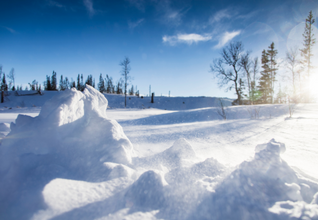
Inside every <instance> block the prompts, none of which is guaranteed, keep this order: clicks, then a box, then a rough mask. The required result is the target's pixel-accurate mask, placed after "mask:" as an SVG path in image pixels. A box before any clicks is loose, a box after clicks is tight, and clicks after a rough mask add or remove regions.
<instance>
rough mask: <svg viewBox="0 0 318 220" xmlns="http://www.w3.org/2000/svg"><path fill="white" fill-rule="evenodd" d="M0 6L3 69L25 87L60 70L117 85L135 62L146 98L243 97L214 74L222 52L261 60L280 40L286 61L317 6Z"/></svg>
mask: <svg viewBox="0 0 318 220" xmlns="http://www.w3.org/2000/svg"><path fill="white" fill-rule="evenodd" d="M0 8H1V13H0V51H1V52H0V64H1V65H2V66H3V71H4V72H6V73H9V71H10V69H11V68H15V72H16V83H17V84H18V85H20V84H23V85H26V84H27V83H28V82H32V81H33V80H34V79H36V80H37V81H39V82H40V83H43V81H44V80H45V76H46V75H51V74H52V71H53V70H55V71H56V72H57V75H58V79H59V77H60V75H61V74H62V75H63V76H64V77H65V76H67V77H68V78H69V79H70V78H73V79H74V80H75V79H76V76H77V74H84V77H85V78H86V77H87V75H88V74H92V75H93V76H94V77H95V81H96V84H97V83H98V78H99V74H100V73H102V74H103V76H104V77H105V75H106V74H108V75H110V76H111V77H113V79H114V80H115V81H117V80H118V79H119V78H120V66H119V62H120V61H121V60H122V59H123V58H124V57H125V56H128V57H129V58H130V59H131V72H130V74H131V76H132V77H133V78H134V80H133V81H132V84H133V85H137V86H138V89H139V90H140V92H141V93H143V94H148V91H149V85H151V87H152V91H154V92H155V93H156V95H161V94H163V95H166V94H168V92H169V90H170V91H171V95H174V96H227V97H236V96H235V95H234V91H229V92H227V93H225V92H224V89H219V88H218V86H217V83H216V80H215V79H213V76H212V74H211V73H210V72H209V70H210V67H209V66H210V64H211V62H212V60H213V59H214V58H217V57H219V54H220V50H221V49H222V48H223V47H224V46H226V45H227V44H228V43H229V42H230V41H231V40H241V41H242V42H243V44H244V47H245V49H247V50H252V51H253V55H254V56H258V57H260V56H261V51H262V50H263V49H267V47H268V46H269V45H270V43H271V42H275V45H276V48H277V49H278V57H279V59H283V58H284V57H285V53H286V49H287V48H288V46H289V45H292V44H295V43H298V44H300V45H299V47H301V46H302V45H301V34H302V33H303V22H304V21H305V18H306V17H307V16H308V13H309V11H310V10H313V13H314V16H315V17H317V14H318V1H311V0H303V1H301V0H267V1H263V0H262V1H255V0H243V1H235V0H232V1H227V0H225V1H211V0H210V1H208V0H192V1H191V0H175V1H174V0H148V1H147V0H109V1H102V0H71V1H62V0H28V1H25V0H20V1H18V0H10V1H1V2H0ZM315 26H316V27H317V22H316V23H315ZM316 29H317V28H315V30H316ZM316 36H318V35H316ZM317 56H318V55H317Z"/></svg>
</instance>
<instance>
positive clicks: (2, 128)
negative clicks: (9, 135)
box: [0, 123, 10, 132]
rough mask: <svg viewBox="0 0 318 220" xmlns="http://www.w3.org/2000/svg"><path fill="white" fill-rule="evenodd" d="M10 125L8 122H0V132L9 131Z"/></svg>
mask: <svg viewBox="0 0 318 220" xmlns="http://www.w3.org/2000/svg"><path fill="white" fill-rule="evenodd" d="M9 131H10V125H9V124H8V123H0V132H9Z"/></svg>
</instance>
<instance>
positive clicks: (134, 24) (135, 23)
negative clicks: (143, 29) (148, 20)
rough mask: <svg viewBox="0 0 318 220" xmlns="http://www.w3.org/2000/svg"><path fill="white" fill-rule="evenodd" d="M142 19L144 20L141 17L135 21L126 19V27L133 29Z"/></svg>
mask: <svg viewBox="0 0 318 220" xmlns="http://www.w3.org/2000/svg"><path fill="white" fill-rule="evenodd" d="M144 20H145V19H143V18H141V19H139V20H138V21H136V22H131V21H128V27H129V28H130V29H134V28H136V27H137V26H139V25H140V24H141V23H143V22H144Z"/></svg>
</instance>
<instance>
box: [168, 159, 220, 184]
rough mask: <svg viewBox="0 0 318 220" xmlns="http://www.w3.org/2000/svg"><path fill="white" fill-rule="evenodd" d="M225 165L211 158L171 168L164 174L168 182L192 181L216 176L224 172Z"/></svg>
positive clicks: (184, 182) (181, 182) (183, 182)
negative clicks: (189, 165) (190, 164)
mask: <svg viewBox="0 0 318 220" xmlns="http://www.w3.org/2000/svg"><path fill="white" fill-rule="evenodd" d="M224 171H225V166H224V165H222V164H220V163H219V162H218V161H217V160H215V159H213V158H208V159H206V160H205V161H203V162H200V163H196V164H194V165H193V166H191V167H180V168H175V169H173V170H171V171H170V172H169V173H167V174H166V175H165V179H166V181H167V182H168V183H169V184H177V185H179V184H186V183H193V182H195V181H197V180H199V179H202V178H205V177H216V176H219V175H221V174H222V173H224Z"/></svg>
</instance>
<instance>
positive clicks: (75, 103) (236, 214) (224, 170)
mask: <svg viewBox="0 0 318 220" xmlns="http://www.w3.org/2000/svg"><path fill="white" fill-rule="evenodd" d="M53 94H55V96H53ZM106 97H107V99H109V100H107V99H106V98H105V95H103V94H101V93H99V92H98V91H97V90H95V89H94V88H92V87H90V86H87V87H86V89H85V90H84V92H79V91H77V90H75V89H72V90H66V91H63V92H48V93H45V94H44V95H42V96H40V95H32V96H14V95H13V94H11V95H10V96H8V97H6V98H7V99H10V101H8V100H7V99H6V102H5V103H4V104H1V105H0V111H1V113H2V114H1V115H0V122H1V124H0V133H2V134H3V137H4V138H3V139H2V140H1V145H0V176H1V178H0V219H34V220H39V219H55V220H56V219H67V220H69V219H101V220H102V219H130V220H131V219H189V220H192V219H244V220H245V219H277V220H283V219H318V184H317V183H318V181H317V179H315V178H317V175H316V176H314V177H311V176H310V175H307V174H305V173H304V172H302V171H301V169H299V168H297V167H295V164H296V165H299V164H297V163H294V166H291V165H289V163H293V161H295V158H297V156H299V155H300V158H306V159H308V160H309V161H310V160H312V157H313V158H315V155H316V153H317V151H316V150H315V149H314V146H316V145H315V143H317V142H316V141H315V140H316V139H315V138H316V136H314V135H313V134H316V131H317V129H316V127H315V126H316V125H317V122H318V121H317V118H316V117H317V115H316V112H317V111H315V109H316V108H317V107H315V108H313V109H311V108H312V107H311V106H304V107H302V111H303V112H306V117H304V116H303V115H301V117H297V118H292V119H290V120H285V117H286V114H287V113H288V106H286V105H263V106H257V107H256V106H234V107H228V108H227V109H226V112H227V116H228V117H227V118H228V120H227V121H222V120H220V117H219V116H218V114H217V113H216V112H217V107H211V106H216V105H214V104H217V102H216V103H215V102H213V101H217V99H215V98H208V97H188V98H187V97H172V98H168V97H156V98H157V99H155V103H154V105H152V107H156V106H157V107H158V108H161V109H170V110H173V111H165V110H158V109H157V110H156V109H147V110H146V109H145V110H141V109H134V110H131V109H128V110H127V109H126V110H123V109H122V110H120V109H115V108H117V107H122V102H123V99H122V98H123V97H122V96H116V95H106ZM48 98H50V99H49V100H47V101H46V102H45V104H44V105H43V103H44V100H46V99H48ZM130 98H131V99H128V100H129V101H128V103H129V105H130V107H135V108H148V107H150V106H151V104H150V103H149V102H148V101H149V100H147V99H149V97H147V98H144V99H141V98H137V97H130ZM110 100H111V101H110ZM108 101H110V102H111V106H110V107H111V108H113V109H111V110H107V114H106V109H107V108H108V109H109V106H108ZM229 101H230V100H227V102H229ZM18 103H20V104H23V105H24V106H26V107H23V105H22V106H19V107H9V108H6V107H8V106H10V105H11V106H14V105H17V104H18ZM34 103H35V104H36V105H37V106H40V107H31V106H33V105H35V104H34ZM146 103H147V104H146ZM4 105H7V106H6V107H5V106H4ZM41 106H42V107H41ZM197 108H200V109H197ZM256 108H257V109H256ZM255 109H256V110H257V111H259V115H257V116H256V115H254V116H253V115H251V112H253V110H255ZM39 110H41V111H40V112H39ZM177 110H179V111H177ZM19 112H23V113H25V115H21V114H20V115H18V116H17V113H19ZM26 114H27V115H26ZM37 114H38V115H37ZM295 114H296V115H297V111H296V113H295ZM34 116H35V117H34ZM112 117H115V118H117V119H118V121H119V122H120V124H119V123H117V122H116V121H115V120H114V119H110V118H112ZM275 117H276V118H275ZM15 119H16V120H15ZM251 119H253V120H251ZM259 119H260V120H259ZM14 120H15V122H13V123H11V125H10V128H9V127H8V123H10V122H12V121H14ZM121 125H122V126H123V127H124V129H125V133H126V134H125V133H124V129H123V128H122V126H121ZM308 125H310V126H309V127H310V128H307V126H308ZM299 127H301V129H302V130H300V129H299ZM296 128H297V129H298V130H297V131H300V132H302V133H301V135H302V136H301V138H300V139H299V140H298V139H292V138H294V136H297V135H298V134H297V135H296V133H295V132H293V130H295V129H296ZM8 132H9V134H8V135H7V133H8ZM276 133H278V134H279V135H278V137H280V139H282V138H285V139H284V142H285V141H287V143H288V144H287V143H286V142H285V143H286V146H285V144H284V143H281V142H278V141H275V139H271V138H272V137H273V136H276V135H275V134H276ZM6 135H7V136H6ZM126 135H127V136H128V137H129V139H130V140H129V139H128V138H127V136H126ZM306 135H307V136H306ZM270 139H271V140H270ZM290 139H292V140H293V141H294V142H296V144H295V145H293V142H291V141H289V140H290ZM263 140H266V143H265V144H259V143H262V142H263ZM269 140H270V141H269ZM297 140H298V142H297ZM268 141H269V142H268ZM302 142H306V143H307V145H301V143H302ZM132 143H134V150H133V145H132ZM290 145H292V146H290ZM255 146H256V147H255ZM220 152H222V153H220ZM290 152H292V153H290ZM308 152H309V154H313V155H314V156H312V157H307V156H306V155H308ZM286 154H288V155H287V156H286ZM298 154H299V155H298ZM220 155H221V156H220ZM222 155H223V156H222ZM224 155H225V156H224ZM285 158H287V159H289V161H288V163H287V162H286V161H285ZM224 161H226V162H227V163H225V162H224ZM232 161H235V162H234V163H231V162H232ZM242 161H243V162H242ZM298 161H299V159H298ZM301 162H302V163H301V164H300V165H299V166H301V165H302V164H303V163H306V162H307V161H304V160H301ZM233 164H234V165H233ZM309 164H310V163H309ZM314 164H316V163H314ZM308 170H309V171H312V170H314V168H311V169H308ZM312 173H313V174H314V175H315V173H314V172H312Z"/></svg>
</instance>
